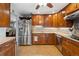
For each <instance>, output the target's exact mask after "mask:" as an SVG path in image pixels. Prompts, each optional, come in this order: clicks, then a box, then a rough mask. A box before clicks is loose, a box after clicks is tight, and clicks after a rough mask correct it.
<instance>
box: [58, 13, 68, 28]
mask: <svg viewBox="0 0 79 59" xmlns="http://www.w3.org/2000/svg"><path fill="white" fill-rule="evenodd" d="M57 14H58V15H57V22H58V27H66V21H65V20H64V15H63V14H62V13H61V12H59V13H57ZM67 25H68V24H67Z"/></svg>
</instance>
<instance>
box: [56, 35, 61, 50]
mask: <svg viewBox="0 0 79 59" xmlns="http://www.w3.org/2000/svg"><path fill="white" fill-rule="evenodd" d="M56 37H57V45H56V47H57V48H58V49H59V50H60V51H62V36H61V35H59V34H56Z"/></svg>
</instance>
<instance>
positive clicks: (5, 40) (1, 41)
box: [0, 37, 15, 44]
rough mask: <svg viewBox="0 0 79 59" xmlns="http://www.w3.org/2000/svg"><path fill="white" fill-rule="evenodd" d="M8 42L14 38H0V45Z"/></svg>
mask: <svg viewBox="0 0 79 59" xmlns="http://www.w3.org/2000/svg"><path fill="white" fill-rule="evenodd" d="M10 40H15V37H0V44H3V43H5V42H7V41H10Z"/></svg>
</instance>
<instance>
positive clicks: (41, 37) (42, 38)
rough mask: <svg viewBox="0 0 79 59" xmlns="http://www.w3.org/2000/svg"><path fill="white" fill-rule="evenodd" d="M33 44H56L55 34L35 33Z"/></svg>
mask: <svg viewBox="0 0 79 59" xmlns="http://www.w3.org/2000/svg"><path fill="white" fill-rule="evenodd" d="M32 39H33V41H32V43H33V44H56V36H55V34H54V33H33V35H32Z"/></svg>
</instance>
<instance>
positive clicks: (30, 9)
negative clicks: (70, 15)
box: [11, 3, 68, 14]
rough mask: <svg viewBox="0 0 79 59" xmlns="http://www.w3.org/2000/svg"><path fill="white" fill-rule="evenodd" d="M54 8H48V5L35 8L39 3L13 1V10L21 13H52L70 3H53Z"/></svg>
mask: <svg viewBox="0 0 79 59" xmlns="http://www.w3.org/2000/svg"><path fill="white" fill-rule="evenodd" d="M52 4H53V8H48V7H47V6H41V7H40V8H39V9H38V10H35V7H36V5H37V3H12V4H11V10H14V12H15V13H19V14H30V13H32V14H52V13H55V12H58V11H60V10H61V9H62V8H64V7H65V6H66V5H68V3H52Z"/></svg>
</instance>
